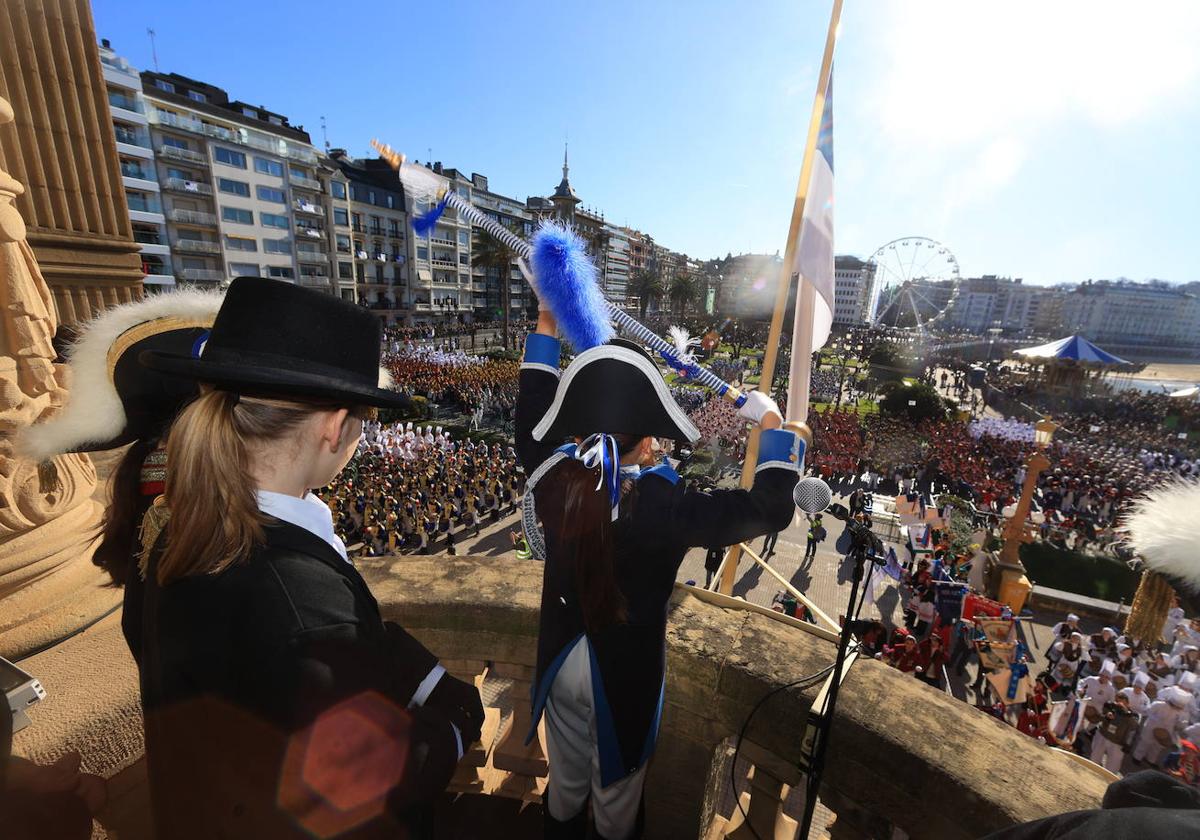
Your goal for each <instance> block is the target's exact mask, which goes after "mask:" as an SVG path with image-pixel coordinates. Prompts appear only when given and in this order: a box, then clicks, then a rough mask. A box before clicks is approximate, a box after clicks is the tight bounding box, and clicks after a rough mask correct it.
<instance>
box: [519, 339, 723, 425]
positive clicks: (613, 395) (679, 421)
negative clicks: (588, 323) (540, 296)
mask: <svg viewBox="0 0 1200 840" xmlns="http://www.w3.org/2000/svg"><path fill="white" fill-rule="evenodd" d="M596 432H604V433H606V434H629V435H640V436H653V437H664V438H672V439H674V440H686V441H689V442H694V441H696V440H697V439H698V438H699V437H700V432H699V431H698V430H697V429H696V427H695V425H693V424H692V421H691V420H689V419H688V416H687V414H686V413H684V410H683V409H682V408H680V406H679V404H678V403H676V402H675V399H674V397H672V396H671V391H670V389H669V388H668V387H667V383H666V381H665V380H664V379H663V377H662V373H661V372H660V371H659V369H658V365H656V364H655V363H654V360H653V359H652V358H651V357H650V354H648V353H647V352H646V351H645V350H643V349H642V348H641V347H639V346H638V345H636V344H634V343H633V342H631V341H626V340H625V339H621V338H615V339H613V340H612V341H610V342H608V343H607V344H601V345H598V346H596V347H592V348H591V349H589V350H585V351H584V352H582V353H580V354H579V355H578V356H576V357H575V359H574V361H572V362H571V364H569V365H568V366H567V369H566V370H565V371H564V372H563V375H562V379H560V380H559V382H558V390H557V391H556V392H555V394H554V402H553V403H551V405H550V408H549V409H547V411H546V414H545V416H544V417H542V419H541V421H540V422H539V423H538V424H537V426H535V427H534V429H533V437H534V438H535V439H536V440H561V439H563V438H566V437H571V436H582V437H586V436H587V435H590V434H594V433H596Z"/></svg>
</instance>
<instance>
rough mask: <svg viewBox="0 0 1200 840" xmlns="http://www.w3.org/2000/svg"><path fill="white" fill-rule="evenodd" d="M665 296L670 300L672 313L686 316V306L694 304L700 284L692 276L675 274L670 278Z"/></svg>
mask: <svg viewBox="0 0 1200 840" xmlns="http://www.w3.org/2000/svg"><path fill="white" fill-rule="evenodd" d="M667 294H668V296H669V297H670V298H671V309H672V311H673V312H677V313H678V314H680V315H686V314H687V309H688V306H689V305H690V304H693V303H695V302H696V298H697V297H698V296H699V294H700V282H699V280H698V279H697V278H696V276H695V275H693V274H686V273H684V274H676V275H675V276H674V277H672V278H671V285H670V288H669V289H668V291H667Z"/></svg>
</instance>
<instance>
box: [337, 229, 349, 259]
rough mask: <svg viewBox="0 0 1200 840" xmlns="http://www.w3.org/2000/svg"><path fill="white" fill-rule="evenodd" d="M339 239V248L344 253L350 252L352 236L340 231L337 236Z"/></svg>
mask: <svg viewBox="0 0 1200 840" xmlns="http://www.w3.org/2000/svg"><path fill="white" fill-rule="evenodd" d="M335 239H336V240H337V249H338V250H339V251H341V252H342V253H343V254H349V253H350V237H349V236H347V235H346V234H344V233H339V234H337V235H336V236H335Z"/></svg>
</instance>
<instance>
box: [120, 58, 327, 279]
mask: <svg viewBox="0 0 1200 840" xmlns="http://www.w3.org/2000/svg"><path fill="white" fill-rule="evenodd" d="M141 80H142V89H143V97H144V100H145V103H146V117H147V121H148V124H149V129H150V139H151V141H152V143H153V147H154V150H155V159H156V163H157V171H158V182H159V184H160V186H161V191H162V207H161V210H162V213H163V214H164V215H165V217H166V226H167V233H168V237H169V240H170V241H169V245H170V249H171V255H172V260H173V264H174V271H175V276H176V279H177V281H179V282H183V283H194V284H212V283H218V282H222V281H225V280H227V279H230V278H233V277H237V276H255V277H260V276H261V277H274V278H278V279H282V280H290V281H293V282H300V283H303V284H305V285H310V286H315V287H319V288H322V289H326V290H329V291H333V290H334V288H335V286H334V284H333V282H332V280H331V276H330V270H329V253H328V252H329V242H328V230H327V227H326V218H327V212H326V207H325V199H324V193H323V185H322V183H321V181H320V180H319V179H318V177H317V164H318V158H317V153H316V150H315V149H314V148H313V146H312V143H311V141H310V138H309V135H308V133H307V132H305V131H304V130H303V128H301V127H296V126H292V125H290V124H289V122H288V119H287V117H285V116H283V115H282V114H278V113H275V112H273V111H268V110H266V109H265V108H262V107H260V106H255V105H250V104H248V103H246V102H241V101H237V100H230V99H229V95H228V94H227V93H226V92H225V91H224V90H222V89H221V88H218V87H215V86H214V85H209V84H206V83H204V82H200V81H197V80H195V79H189V78H187V77H186V76H181V75H179V74H177V73H169V74H164V73H156V72H151V71H143V72H142V74H141Z"/></svg>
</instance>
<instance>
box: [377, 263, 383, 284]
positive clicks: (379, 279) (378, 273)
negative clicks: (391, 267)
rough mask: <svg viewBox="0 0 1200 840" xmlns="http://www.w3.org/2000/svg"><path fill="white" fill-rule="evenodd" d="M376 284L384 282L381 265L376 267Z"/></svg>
mask: <svg viewBox="0 0 1200 840" xmlns="http://www.w3.org/2000/svg"><path fill="white" fill-rule="evenodd" d="M375 282H376V283H382V282H383V266H381V265H376V266H375Z"/></svg>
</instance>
